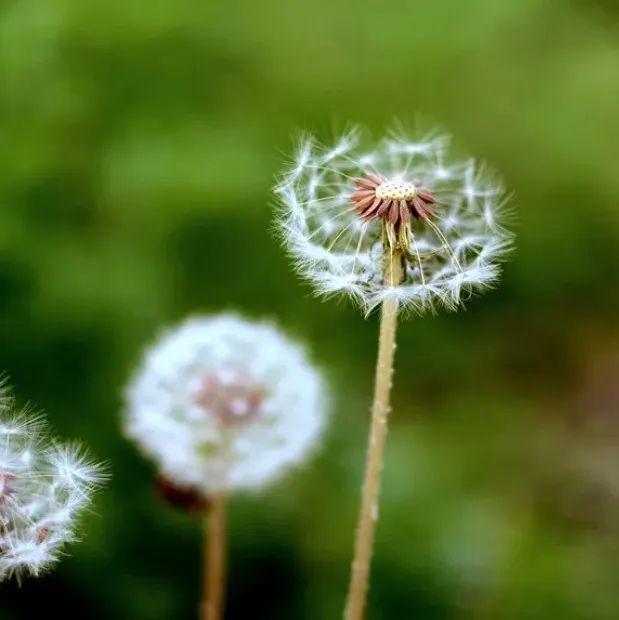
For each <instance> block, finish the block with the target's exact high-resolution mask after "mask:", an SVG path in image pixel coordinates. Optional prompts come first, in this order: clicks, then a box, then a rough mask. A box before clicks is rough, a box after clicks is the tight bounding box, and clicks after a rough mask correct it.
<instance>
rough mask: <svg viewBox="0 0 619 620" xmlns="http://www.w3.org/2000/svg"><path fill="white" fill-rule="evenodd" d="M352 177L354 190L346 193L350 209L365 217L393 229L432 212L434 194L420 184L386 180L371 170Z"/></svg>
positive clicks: (434, 201) (434, 200) (425, 216)
mask: <svg viewBox="0 0 619 620" xmlns="http://www.w3.org/2000/svg"><path fill="white" fill-rule="evenodd" d="M365 174H366V176H365V177H359V178H355V179H353V180H354V183H355V185H356V186H357V191H355V192H354V193H353V194H351V195H350V200H352V201H353V203H354V207H353V208H354V209H355V210H356V211H357V212H358V213H360V214H361V217H363V218H364V219H365V220H373V219H375V218H377V217H380V218H382V219H383V220H385V222H387V223H388V224H390V225H391V227H393V228H397V227H399V225H400V223H403V224H405V225H406V224H408V223H409V222H410V221H411V219H412V218H413V217H414V218H416V219H424V218H427V217H428V216H429V215H431V214H432V205H433V204H435V203H436V202H437V200H436V198H435V196H434V194H432V192H431V191H430V190H428V189H426V188H424V187H421V184H420V183H411V182H409V181H403V180H397V181H389V180H386V179H383V178H381V177H380V176H378V175H377V174H374V173H372V172H366V173H365Z"/></svg>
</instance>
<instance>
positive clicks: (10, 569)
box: [0, 390, 105, 579]
mask: <svg viewBox="0 0 619 620" xmlns="http://www.w3.org/2000/svg"><path fill="white" fill-rule="evenodd" d="M104 478H105V475H104V472H103V469H102V468H101V466H99V465H97V464H94V463H93V462H92V461H90V459H89V458H88V456H87V454H86V452H85V451H84V449H83V448H82V447H81V446H80V445H79V444H75V443H73V444H67V445H62V444H60V443H58V442H56V441H55V440H53V439H52V438H50V436H49V434H48V432H47V428H46V425H45V422H44V421H43V419H42V418H41V417H40V416H37V415H34V414H33V413H32V412H30V411H29V410H21V411H18V410H16V409H15V405H14V403H13V401H12V399H11V398H10V397H9V396H8V395H7V393H6V391H4V390H3V391H2V394H0V579H6V578H8V577H11V576H13V575H15V576H16V577H17V578H18V579H20V578H21V577H23V576H24V575H38V574H40V573H41V571H43V570H45V569H47V568H49V567H50V566H51V565H52V564H53V563H54V562H55V561H56V560H57V559H58V558H59V556H60V554H61V553H62V551H63V547H64V546H65V544H66V543H67V542H71V541H73V540H75V535H76V527H77V520H78V517H79V516H80V515H81V514H82V513H83V512H84V510H85V509H86V508H87V507H88V505H89V504H90V503H91V499H92V495H93V492H94V490H95V489H96V488H97V487H98V486H99V485H100V483H101V482H102V481H103V479H104Z"/></svg>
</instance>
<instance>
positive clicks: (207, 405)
mask: <svg viewBox="0 0 619 620" xmlns="http://www.w3.org/2000/svg"><path fill="white" fill-rule="evenodd" d="M195 399H196V402H197V404H198V405H199V406H200V407H201V408H202V409H203V410H204V411H205V412H206V413H208V414H209V415H211V416H213V417H214V418H215V419H216V420H217V421H218V422H219V423H220V424H222V425H223V426H237V425H242V424H245V423H247V422H250V421H253V420H255V419H256V418H257V417H258V415H259V413H260V407H261V405H262V402H263V400H264V392H263V390H262V389H261V387H260V386H259V385H258V384H256V383H255V382H254V381H252V380H251V379H250V378H249V377H247V376H246V375H244V374H242V373H239V372H236V371H234V370H228V369H222V370H219V371H217V372H215V373H213V374H208V375H206V376H204V377H203V378H202V380H201V382H200V386H199V388H198V390H197V391H196V394H195Z"/></svg>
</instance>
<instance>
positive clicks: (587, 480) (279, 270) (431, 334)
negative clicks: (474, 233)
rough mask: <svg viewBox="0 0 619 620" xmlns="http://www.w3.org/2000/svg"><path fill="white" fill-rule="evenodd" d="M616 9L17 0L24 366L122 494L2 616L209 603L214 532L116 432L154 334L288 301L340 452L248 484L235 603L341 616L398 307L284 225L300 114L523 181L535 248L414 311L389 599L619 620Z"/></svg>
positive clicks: (307, 120) (14, 34) (34, 392)
mask: <svg viewBox="0 0 619 620" xmlns="http://www.w3.org/2000/svg"><path fill="white" fill-rule="evenodd" d="M618 16H619V8H618V6H617V4H616V3H615V2H611V1H610V0H607V1H606V2H603V1H598V2H589V1H585V0H575V1H573V2H570V3H566V2H562V1H561V0H545V1H542V2H540V1H539V0H538V1H535V0H502V1H501V2H496V1H495V0H469V1H467V2H457V1H455V0H452V1H446V0H423V1H414V2H413V1H411V2H406V1H404V0H391V1H389V2H375V1H370V0H365V1H364V2H353V1H352V0H308V1H306V2H299V1H291V2H288V3H284V2H278V1H277V0H261V1H260V2H251V1H249V0H239V1H237V2H234V3H231V2H228V3H224V2H204V1H199V0H174V1H172V0H148V1H146V0H122V1H121V0H105V1H103V0H88V1H84V0H2V2H0V205H1V210H2V211H1V212H2V219H1V224H0V318H1V321H0V330H1V339H2V340H1V342H2V347H1V348H0V351H1V352H2V355H1V359H0V367H1V368H3V369H6V371H7V372H8V373H10V375H11V377H12V379H13V382H14V383H15V385H16V388H17V391H18V393H19V394H20V395H22V396H24V397H28V398H30V399H32V400H33V401H34V402H36V403H37V404H38V405H39V406H41V407H43V408H45V409H46V410H47V412H48V415H49V419H50V422H51V423H52V424H53V425H54V426H55V427H56V429H57V430H58V431H59V432H60V433H61V434H62V435H63V436H71V437H74V436H75V437H81V438H83V439H84V440H85V441H87V442H88V443H89V444H90V446H91V447H92V450H93V452H94V453H95V454H96V455H97V456H98V457H100V458H106V459H108V460H109V461H110V462H111V464H112V469H113V472H114V479H113V483H112V484H111V485H110V487H109V488H108V489H106V491H105V492H104V493H103V494H102V495H101V497H100V501H99V502H98V505H97V509H96V513H97V514H96V515H93V516H92V518H89V519H88V520H87V524H86V531H85V532H84V541H83V542H82V543H81V544H76V545H73V546H72V548H71V549H70V554H71V557H69V558H66V559H64V560H63V562H62V563H61V564H60V565H59V567H58V569H57V570H56V571H54V572H53V573H51V574H50V575H48V576H46V577H44V578H41V579H38V580H30V581H28V582H26V583H25V584H23V585H22V587H21V588H17V586H15V585H11V584H5V585H3V595H2V603H1V604H0V618H3V619H4V618H6V619H11V620H13V619H26V618H33V617H39V616H40V615H41V614H42V613H49V611H50V610H54V612H55V613H63V612H66V614H67V617H71V618H143V619H145V620H146V619H152V620H155V619H175V618H178V619H180V618H183V619H185V618H190V617H194V615H195V609H196V601H197V599H198V586H199V545H200V526H199V523H197V522H196V521H193V520H191V519H189V518H187V517H185V516H184V515H181V514H176V513H174V512H172V511H171V510H170V509H169V508H167V507H166V506H163V505H162V504H161V503H159V502H158V500H157V499H156V498H155V497H154V494H153V493H152V468H151V466H150V464H148V463H145V462H143V460H142V459H141V458H140V457H139V456H138V454H137V453H136V451H135V450H134V448H133V446H131V445H129V444H128V443H127V442H125V441H124V440H123V439H122V438H121V437H120V435H119V431H118V426H119V425H118V419H119V410H120V407H121V394H122V386H123V384H124V383H125V381H126V379H127V376H128V374H129V372H130V370H131V368H132V365H133V364H134V362H135V361H136V359H137V357H138V355H139V352H140V350H141V348H142V347H143V346H144V344H145V343H146V342H148V341H149V340H150V339H152V337H153V335H154V334H155V333H156V331H157V330H158V329H159V328H160V327H161V326H162V325H166V324H169V323H171V322H174V321H177V320H179V319H180V318H182V317H183V316H185V315H186V314H188V313H192V312H199V311H205V312H211V311H218V310H221V309H227V308H239V309H242V310H243V311H244V312H246V313H247V314H248V315H250V316H265V315H266V316H269V317H274V318H276V319H277V320H278V322H279V323H280V324H281V325H282V326H283V327H284V328H285V329H286V330H288V331H289V332H290V333H291V334H293V335H296V336H298V337H301V338H303V339H304V340H306V341H307V342H308V343H309V345H310V347H311V349H312V351H313V354H314V357H315V359H316V361H317V362H319V363H321V364H322V365H324V367H325V369H326V372H327V373H328V374H329V377H330V383H331V386H332V389H333V393H334V401H335V402H334V404H335V406H334V411H333V418H332V423H331V429H330V433H329V435H328V437H327V439H326V441H325V445H324V447H323V449H322V451H321V453H320V454H319V455H318V457H317V458H316V459H315V460H314V461H313V462H312V464H310V466H309V467H307V468H304V469H303V470H299V471H298V472H295V473H293V474H291V475H290V476H289V477H288V478H287V479H286V480H285V481H284V482H282V483H280V484H278V485H276V486H274V487H273V488H271V489H269V490H268V491H267V492H265V493H263V494H260V495H258V496H245V497H238V498H236V499H235V500H234V502H233V507H232V524H231V537H232V539H231V576H230V583H229V614H228V617H229V618H247V617H252V618H269V619H273V620H277V619H280V618H281V619H284V618H286V619H290V618H294V619H295V620H297V619H298V620H301V619H303V618H307V619H310V618H311V619H312V620H318V619H321V618H324V619H331V618H337V617H340V614H341V608H342V605H343V597H344V594H345V590H346V583H347V577H348V563H349V559H350V555H351V547H352V527H353V524H354V520H355V514H356V508H357V502H358V495H359V481H360V477H361V464H362V460H363V456H364V450H365V446H364V443H365V435H366V425H367V420H368V408H369V402H370V397H371V385H372V372H373V358H374V352H375V351H374V349H375V337H376V319H375V317H374V318H371V319H370V320H369V321H365V320H364V319H363V318H362V317H361V316H359V313H358V312H357V311H356V310H355V309H353V308H351V307H349V306H348V305H347V304H345V303H342V304H337V303H320V302H319V301H317V300H314V299H313V298H311V292H310V290H309V288H308V287H307V286H305V285H303V284H302V283H300V282H299V281H298V280H297V278H296V277H295V276H294V274H292V273H291V270H290V269H289V267H288V264H287V261H286V259H285V257H284V255H283V252H282V251H281V250H280V248H279V247H278V245H277V242H276V241H275V240H274V238H273V235H272V232H271V202H272V197H271V193H270V187H271V185H272V184H273V179H274V176H275V175H276V174H277V171H278V169H279V168H280V166H281V165H282V160H283V159H284V155H283V153H286V152H289V151H290V148H291V137H292V136H293V134H294V131H295V130H296V129H297V128H311V129H313V130H317V131H318V132H319V133H321V134H322V135H323V136H325V137H326V138H328V137H329V136H330V135H331V134H332V133H333V132H334V131H337V130H338V129H339V128H342V127H344V126H345V125H346V124H347V123H349V122H350V121H359V122H362V123H364V124H366V125H368V126H369V127H370V128H371V129H372V130H373V132H375V133H376V134H380V132H381V131H382V130H383V127H384V126H385V125H387V124H390V123H391V122H392V121H393V119H394V118H399V119H402V120H403V121H406V122H408V121H413V122H414V121H415V120H416V119H419V118H421V119H422V121H424V122H425V123H428V124H433V123H434V122H438V123H440V124H442V125H444V126H445V127H447V128H448V129H449V130H450V131H451V132H453V133H454V134H455V135H456V137H457V144H458V146H459V148H461V149H462V150H463V151H466V152H471V153H474V154H476V155H477V156H479V157H481V158H482V159H485V160H487V161H489V162H490V163H491V165H492V166H493V167H494V168H496V169H497V170H499V171H501V174H502V175H503V177H504V179H505V182H506V185H507V186H508V187H510V188H513V191H514V204H515V205H516V206H517V212H518V219H519V225H518V252H517V255H516V256H515V259H514V261H513V262H512V263H510V264H509V265H508V266H507V270H506V274H505V280H504V282H503V283H502V285H501V287H500V288H499V290H498V291H496V292H494V293H491V294H489V295H487V296H485V297H484V298H483V299H476V300H473V301H472V303H470V304H469V308H468V310H467V312H462V313H459V314H453V315H442V316H440V317H436V318H427V319H423V320H412V321H409V322H407V323H406V324H403V325H402V326H401V329H400V346H399V348H398V360H397V366H398V370H397V380H396V389H395V403H394V414H393V419H392V422H393V425H392V432H391V435H390V437H389V444H388V450H387V465H386V468H385V472H384V502H383V509H382V515H381V522H380V528H379V534H378V545H377V553H376V558H375V564H374V570H373V584H372V592H371V602H370V609H369V614H368V616H369V618H372V619H376V620H378V619H379V618H389V619H393V618H403V619H406V618H420V619H423V620H439V619H440V620H444V619H450V620H452V619H458V620H460V619H464V618H475V619H476V620H486V619H488V620H490V619H492V620H508V619H522V618H527V619H540V620H542V619H543V620H547V619H548V618H562V619H563V620H581V619H582V620H602V619H610V618H617V617H619V597H618V596H617V590H618V586H619V577H617V575H619V553H618V551H619V548H618V547H619V477H618V472H619V450H618V449H617V448H618V445H619V391H618V390H617V389H616V388H615V389H613V388H612V386H614V385H617V383H619V359H618V354H617V351H618V348H617V345H618V344H619V330H618V328H617V321H616V317H617V311H618V310H619V286H618V285H619V275H618V270H617V265H618V264H619V243H618V241H619V210H617V204H618V199H619V175H618V174H617V144H616V141H617V136H618V135H619V115H617V109H618V103H619V36H618V35H619V23H618Z"/></svg>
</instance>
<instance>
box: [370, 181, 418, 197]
mask: <svg viewBox="0 0 619 620" xmlns="http://www.w3.org/2000/svg"><path fill="white" fill-rule="evenodd" d="M416 193H417V188H416V187H415V186H414V185H413V184H412V183H407V182H406V181H385V183H381V184H380V185H379V186H378V187H377V188H376V197H377V198H380V199H381V200H412V199H413V198H414V197H415V194H416Z"/></svg>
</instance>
